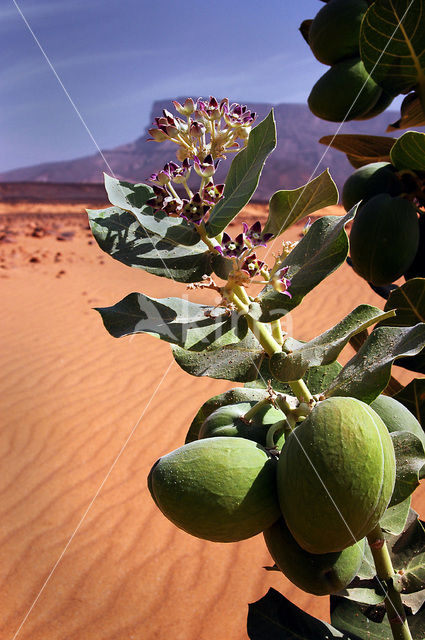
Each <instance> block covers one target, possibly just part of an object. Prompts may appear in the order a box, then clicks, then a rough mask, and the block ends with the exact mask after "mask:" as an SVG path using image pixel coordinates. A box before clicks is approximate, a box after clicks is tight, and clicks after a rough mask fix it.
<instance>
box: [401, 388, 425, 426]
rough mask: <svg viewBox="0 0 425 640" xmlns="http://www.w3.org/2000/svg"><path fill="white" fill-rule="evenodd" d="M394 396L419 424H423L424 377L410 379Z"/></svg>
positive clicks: (424, 406) (424, 413) (424, 422)
mask: <svg viewBox="0 0 425 640" xmlns="http://www.w3.org/2000/svg"><path fill="white" fill-rule="evenodd" d="M394 398H395V399H396V400H398V401H399V402H401V403H402V404H404V406H405V407H407V409H409V411H411V412H412V413H413V415H414V416H416V419H417V420H418V422H419V423H420V424H421V425H425V378H416V379H415V380H412V382H410V383H409V384H408V385H407V386H406V387H404V389H402V390H401V391H399V392H398V393H397V394H396V395H395V396H394Z"/></svg>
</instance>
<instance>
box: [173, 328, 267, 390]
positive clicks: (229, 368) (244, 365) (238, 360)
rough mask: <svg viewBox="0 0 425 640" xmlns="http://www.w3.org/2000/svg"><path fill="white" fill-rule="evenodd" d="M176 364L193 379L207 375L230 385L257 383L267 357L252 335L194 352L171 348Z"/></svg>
mask: <svg viewBox="0 0 425 640" xmlns="http://www.w3.org/2000/svg"><path fill="white" fill-rule="evenodd" d="M172 349H173V356H174V359H175V360H176V362H177V364H178V365H179V366H180V367H181V368H182V369H183V370H184V371H186V372H187V373H190V374H191V375H192V376H209V377H210V378H220V379H224V380H231V381H233V382H249V381H251V380H256V379H257V377H258V375H259V371H260V367H261V364H262V362H263V360H264V359H265V358H266V354H265V352H264V350H263V348H262V347H261V345H260V344H259V342H257V340H256V338H255V337H254V336H253V334H252V333H248V335H247V336H246V338H244V339H243V340H241V341H240V342H238V343H236V344H228V345H225V346H223V347H221V348H220V349H209V348H207V349H205V350H204V351H200V352H197V353H196V352H194V351H188V350H187V349H181V348H180V347H172Z"/></svg>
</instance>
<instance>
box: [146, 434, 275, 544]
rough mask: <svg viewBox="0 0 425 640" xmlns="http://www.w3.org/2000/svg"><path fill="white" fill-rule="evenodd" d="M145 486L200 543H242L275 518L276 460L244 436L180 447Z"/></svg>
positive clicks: (153, 471)
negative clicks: (205, 541) (241, 541)
mask: <svg viewBox="0 0 425 640" xmlns="http://www.w3.org/2000/svg"><path fill="white" fill-rule="evenodd" d="M148 487H149V490H150V492H151V494H152V497H153V499H154V501H155V503H156V505H157V506H158V507H159V509H160V510H161V511H162V513H163V514H164V515H165V516H166V517H167V518H168V519H169V520H171V522H173V524H175V525H176V526H177V527H179V528H180V529H183V531H186V532H187V533H190V534H191V535H193V536H196V537H197V538H202V539H204V540H212V541H214V542H236V541H238V540H244V539H246V538H250V537H252V536H255V535H256V534H257V533H260V532H261V531H264V529H266V528H267V527H269V526H271V525H272V524H273V522H275V520H277V519H278V517H279V516H280V510H279V502H278V498H277V491H276V460H275V459H273V458H271V457H270V456H269V455H268V453H267V451H266V450H265V449H264V448H263V447H261V446H260V445H259V444H256V443H255V442H252V441H251V440H245V439H244V438H229V437H223V438H207V439H205V440H196V441H194V442H190V443H189V444H185V445H184V446H183V447H180V448H179V449H176V450H175V451H172V452H171V453H169V454H167V455H165V456H163V457H162V458H160V459H159V460H158V461H157V462H156V463H155V464H154V466H153V467H152V469H151V471H150V473H149V477H148Z"/></svg>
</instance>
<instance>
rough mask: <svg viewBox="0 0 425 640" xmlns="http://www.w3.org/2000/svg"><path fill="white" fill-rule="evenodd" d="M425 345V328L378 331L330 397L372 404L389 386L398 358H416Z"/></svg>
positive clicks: (338, 379) (348, 366)
mask: <svg viewBox="0 0 425 640" xmlns="http://www.w3.org/2000/svg"><path fill="white" fill-rule="evenodd" d="M424 345H425V324H418V325H416V326H414V327H377V328H376V329H374V330H373V331H372V333H371V334H370V336H369V337H368V339H367V340H366V342H365V343H364V345H363V346H362V347H361V348H360V350H359V351H358V353H356V355H355V356H354V357H353V358H351V360H350V361H349V362H348V363H347V364H346V365H345V367H343V369H342V370H341V373H340V374H339V375H338V376H337V377H336V378H335V380H334V381H333V382H332V384H331V386H330V387H329V389H328V390H327V392H326V395H327V396H352V397H354V398H358V399H359V400H363V401H364V402H367V403H370V402H373V400H375V398H377V397H378V395H379V394H380V393H381V392H382V391H383V390H384V389H385V387H386V386H387V384H388V382H389V380H390V377H391V366H392V364H393V362H394V361H395V360H396V359H397V358H401V357H402V356H414V355H416V354H418V353H419V352H420V351H421V349H422V348H423V347H424Z"/></svg>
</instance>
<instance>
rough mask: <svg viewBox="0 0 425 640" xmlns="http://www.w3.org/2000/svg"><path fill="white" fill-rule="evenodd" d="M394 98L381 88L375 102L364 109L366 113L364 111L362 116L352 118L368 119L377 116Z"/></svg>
mask: <svg viewBox="0 0 425 640" xmlns="http://www.w3.org/2000/svg"><path fill="white" fill-rule="evenodd" d="M394 98H395V96H394V95H391V94H390V93H387V92H386V91H384V90H383V89H382V93H381V95H380V97H379V98H378V101H377V102H376V104H375V105H374V106H373V107H372V108H371V109H369V111H366V113H364V114H363V115H362V116H357V118H354V120H369V119H370V118H374V117H375V116H378V115H379V114H380V113H383V112H384V111H385V109H388V107H389V106H390V104H391V103H392V101H393V100H394Z"/></svg>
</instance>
